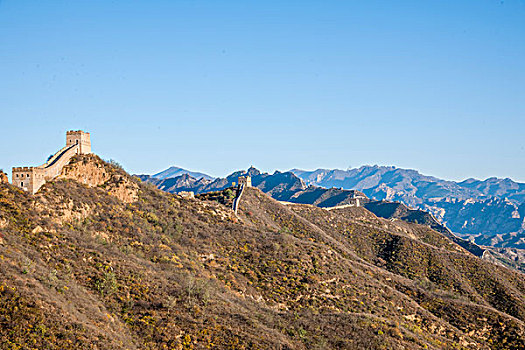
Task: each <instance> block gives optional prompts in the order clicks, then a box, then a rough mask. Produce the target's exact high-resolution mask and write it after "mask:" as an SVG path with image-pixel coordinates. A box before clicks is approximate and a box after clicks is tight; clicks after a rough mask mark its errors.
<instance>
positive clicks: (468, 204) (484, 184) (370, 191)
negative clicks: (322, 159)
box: [291, 166, 525, 247]
mask: <svg viewBox="0 0 525 350" xmlns="http://www.w3.org/2000/svg"><path fill="white" fill-rule="evenodd" d="M291 172H293V173H294V174H295V175H297V176H298V177H299V178H301V179H302V180H303V181H305V183H307V184H311V185H316V186H322V187H339V188H343V189H355V190H359V191H362V192H363V193H365V194H366V195H367V196H368V197H370V198H374V199H376V200H382V199H384V200H388V201H399V202H402V203H404V204H406V205H408V206H410V207H413V208H417V209H421V210H425V211H428V212H430V213H432V214H433V215H434V216H435V217H436V218H437V219H438V220H439V221H440V222H441V223H443V224H445V225H446V226H447V227H448V228H449V229H451V230H452V231H453V232H455V233H457V234H460V235H462V236H463V237H466V238H469V239H472V240H475V241H476V242H477V243H478V244H483V245H494V246H500V245H503V246H505V245H510V246H520V247H525V234H524V231H525V220H524V218H525V184H524V183H518V182H515V181H512V180H511V179H508V178H507V179H498V178H489V179H487V180H484V181H481V180H476V179H467V180H465V181H462V182H455V181H446V180H442V179H438V178H435V177H432V176H425V175H422V174H420V173H419V172H417V171H415V170H409V169H400V168H396V167H387V166H362V167H360V168H357V169H349V170H337V169H336V170H329V169H317V170H314V171H304V170H299V169H293V170H291Z"/></svg>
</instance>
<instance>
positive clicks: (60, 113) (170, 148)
mask: <svg viewBox="0 0 525 350" xmlns="http://www.w3.org/2000/svg"><path fill="white" fill-rule="evenodd" d="M0 116H1V125H0V168H4V169H5V170H7V172H8V173H10V168H11V167H12V166H24V165H39V164H41V163H43V162H44V160H45V159H46V158H47V156H48V155H49V154H51V153H53V152H54V151H56V150H58V149H59V148H61V147H62V146H63V145H64V144H65V131H66V130H69V129H75V130H76V129H83V130H86V131H90V132H91V137H92V143H93V150H94V151H95V152H96V153H98V154H99V155H101V156H102V157H103V158H104V159H109V158H112V159H115V160H117V161H118V162H120V163H121V164H122V165H123V166H124V167H125V168H126V169H127V170H128V171H130V172H132V173H154V172H157V171H160V170H163V169H165V168H167V167H168V166H171V165H177V166H181V167H185V168H189V169H191V170H200V171H204V172H207V173H209V174H211V175H215V176H223V175H226V174H227V173H230V172H232V171H234V170H238V169H243V168H247V167H249V166H250V165H254V166H256V167H258V168H260V169H262V170H265V171H273V170H275V169H279V170H287V169H290V168H293V167H298V168H304V169H313V168H318V167H326V168H342V169H346V168H347V167H349V166H352V167H357V166H360V165H363V164H380V165H395V166H398V167H407V168H413V169H417V170H419V171H421V172H422V173H424V174H428V175H435V176H438V177H442V178H446V179H456V180H457V179H465V178H468V177H476V178H486V177H489V176H498V177H510V178H512V179H514V180H518V181H522V182H525V136H524V135H525V2H524V1H523V0H522V1H519V0H505V1H492V0H490V1H489V0H472V1H460V0H455V1H438V0H435V1H421V0H415V1H386V0H385V1H368V0H367V1H351V0H340V1H331V0H319V1H308V0H301V1H299V0H296V1H284V0H280V1H271V0H266V1H249V0H242V1H228V0H224V1H216V0H210V1H198V0H194V1H182V0H181V1H179V0H166V1H161V0H157V1H156V0H148V1H146V0H144V1H139V0H134V1H131V0H121V1H116V0H113V1H110V0H75V1H71V0H63V1H60V0H51V1H41V0H33V1H31V0H0Z"/></svg>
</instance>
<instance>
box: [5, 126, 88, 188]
mask: <svg viewBox="0 0 525 350" xmlns="http://www.w3.org/2000/svg"><path fill="white" fill-rule="evenodd" d="M88 153H91V139H90V135H89V133H88V132H83V131H81V130H78V131H68V132H67V133H66V146H65V147H64V148H62V149H61V150H59V151H58V152H57V153H55V154H54V155H53V156H51V157H50V158H49V159H48V160H47V162H46V163H44V164H42V165H40V166H37V167H15V168H13V174H12V177H11V181H12V183H13V185H15V186H17V187H19V188H21V189H23V190H24V191H28V192H30V193H31V194H35V193H36V192H37V191H38V190H39V189H40V187H42V185H44V184H45V183H46V181H49V180H52V179H54V178H55V177H57V176H58V175H60V172H61V171H62V168H63V167H64V165H66V164H68V163H69V160H70V159H71V157H73V156H74V155H76V154H88Z"/></svg>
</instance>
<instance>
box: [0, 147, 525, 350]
mask: <svg viewBox="0 0 525 350" xmlns="http://www.w3.org/2000/svg"><path fill="white" fill-rule="evenodd" d="M268 185H269V186H270V187H271V184H268ZM228 192H229V191H228V189H225V191H224V193H223V194H220V193H217V194H216V195H210V194H208V195H204V196H198V198H196V199H184V198H182V197H179V196H177V195H173V194H169V193H166V192H163V191H160V190H158V189H157V188H155V187H154V186H152V185H150V184H146V183H141V182H140V181H139V180H138V179H137V178H132V177H130V176H129V175H127V174H126V173H124V172H123V171H122V170H121V169H119V168H118V167H115V166H112V165H109V164H106V163H104V162H103V161H102V160H100V159H99V158H98V157H96V156H91V155H89V156H77V157H75V158H73V160H72V162H71V164H69V165H68V166H67V167H65V168H64V170H63V173H62V175H61V176H60V177H59V178H58V179H56V180H55V181H52V182H49V183H46V184H45V185H44V186H43V187H42V189H41V190H40V191H39V192H38V193H37V194H36V195H35V196H31V195H28V194H27V193H24V192H22V191H20V190H18V189H16V188H14V187H13V186H11V185H8V184H0V230H1V231H0V232H1V235H2V236H1V238H0V240H1V242H0V271H1V272H2V276H3V278H2V281H1V282H0V348H1V349H34V348H38V349H78V348H91V349H163V348H166V349H206V348H218V349H252V348H253V349H257V348H259V349H421V348H427V349H521V348H523V339H524V336H525V322H524V321H525V276H524V275H523V274H520V273H517V272H513V271H511V270H509V269H506V268H503V267H499V266H497V265H494V264H492V263H490V262H486V261H484V260H481V259H479V258H477V257H476V256H474V255H473V254H471V253H469V252H467V251H466V250H465V249H463V248H461V247H460V246H458V245H457V244H455V243H454V242H452V241H451V240H449V239H448V238H446V237H445V236H443V235H442V234H441V233H439V232H436V231H434V230H432V229H430V228H428V227H427V226H424V225H418V224H411V223H407V222H404V221H397V220H396V221H391V220H386V219H382V218H378V217H377V216H375V215H373V214H372V213H370V212H369V211H367V210H366V209H364V208H355V207H347V208H342V209H332V210H326V209H321V208H319V207H315V206H311V205H301V204H290V205H283V204H281V203H279V202H277V201H276V200H274V199H272V198H271V197H269V196H268V195H266V194H264V193H263V192H262V191H260V190H258V189H256V188H248V189H247V190H246V191H245V194H244V195H243V200H242V201H241V206H240V210H239V216H238V217H236V216H235V215H234V214H233V212H232V211H231V209H230V206H229V205H228V203H227V202H225V201H224V198H225V197H227V198H229V193H228ZM221 203H225V204H221Z"/></svg>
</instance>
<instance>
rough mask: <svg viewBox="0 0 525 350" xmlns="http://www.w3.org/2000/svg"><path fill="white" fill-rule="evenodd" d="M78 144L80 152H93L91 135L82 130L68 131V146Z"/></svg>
mask: <svg viewBox="0 0 525 350" xmlns="http://www.w3.org/2000/svg"><path fill="white" fill-rule="evenodd" d="M75 144H77V145H78V153H79V154H87V153H91V136H90V135H89V132H83V131H82V130H77V131H68V132H67V133H66V147H69V146H72V145H75Z"/></svg>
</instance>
